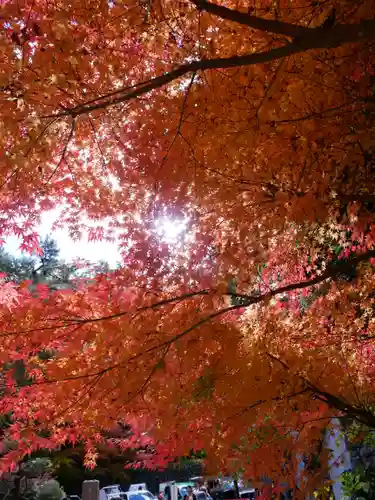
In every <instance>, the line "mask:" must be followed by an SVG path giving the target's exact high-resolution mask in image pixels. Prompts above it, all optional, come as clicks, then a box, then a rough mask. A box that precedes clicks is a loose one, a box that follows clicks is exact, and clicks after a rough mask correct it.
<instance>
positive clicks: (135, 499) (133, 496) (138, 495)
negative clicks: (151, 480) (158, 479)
mask: <svg viewBox="0 0 375 500" xmlns="http://www.w3.org/2000/svg"><path fill="white" fill-rule="evenodd" d="M121 498H122V499H123V500H156V499H155V495H153V494H152V493H151V491H148V490H129V491H125V492H121Z"/></svg>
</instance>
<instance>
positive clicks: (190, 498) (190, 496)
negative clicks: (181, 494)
mask: <svg viewBox="0 0 375 500" xmlns="http://www.w3.org/2000/svg"><path fill="white" fill-rule="evenodd" d="M187 497H188V498H187V500H197V497H196V495H195V494H194V493H193V488H192V487H191V486H188V487H187Z"/></svg>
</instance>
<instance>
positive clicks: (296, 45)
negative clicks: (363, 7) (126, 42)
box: [43, 19, 375, 118]
mask: <svg viewBox="0 0 375 500" xmlns="http://www.w3.org/2000/svg"><path fill="white" fill-rule="evenodd" d="M373 38H375V19H371V20H365V21H362V22H361V23H360V24H343V25H338V26H335V27H333V28H323V27H322V28H315V29H311V31H310V32H309V33H308V34H306V35H305V34H304V35H302V36H300V37H297V38H296V39H295V40H294V42H293V43H289V44H287V45H284V46H282V47H277V48H275V49H271V50H268V51H265V52H259V53H256V54H246V55H243V56H232V57H227V58H216V59H202V60H200V61H193V62H192V63H189V64H184V65H182V66H180V67H178V68H176V69H174V70H172V71H170V72H168V73H164V74H163V75H161V76H158V77H156V78H153V79H152V80H150V81H149V82H147V83H145V84H140V85H139V86H138V87H137V88H135V89H134V90H132V91H129V90H128V88H125V89H124V90H123V93H121V89H119V90H118V91H116V95H115V96H113V97H109V98H101V97H98V99H97V100H96V102H94V103H92V104H81V105H79V106H75V107H74V108H70V109H66V110H63V111H61V112H60V113H56V114H53V115H48V116H44V117H43V118H61V117H65V116H72V117H73V118H74V117H76V116H79V115H83V114H86V113H91V112H92V111H96V110H99V109H104V108H107V107H109V106H114V105H116V104H120V103H123V102H127V101H130V100H133V99H136V98H137V97H140V96H141V95H144V94H147V93H148V92H151V91H152V90H156V89H159V88H161V87H164V86H165V85H167V84H168V83H171V82H173V81H175V80H177V79H179V78H181V77H183V76H185V75H187V74H190V73H195V72H198V71H206V70H209V69H226V68H234V67H238V66H251V65H255V64H262V63H267V62H270V61H275V60H278V59H281V58H283V57H287V56H290V55H293V54H298V53H301V52H305V51H307V50H311V49H330V48H334V47H338V46H340V45H343V44H346V43H353V42H361V41H364V40H366V39H373Z"/></svg>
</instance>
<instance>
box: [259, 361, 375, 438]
mask: <svg viewBox="0 0 375 500" xmlns="http://www.w3.org/2000/svg"><path fill="white" fill-rule="evenodd" d="M266 355H267V356H268V357H269V358H271V359H272V360H274V361H276V362H277V363H279V364H280V365H281V366H282V367H283V368H284V369H285V370H287V371H289V366H288V365H287V364H286V363H285V362H284V361H283V360H282V359H280V358H278V357H277V356H275V355H274V354H271V353H269V352H266ZM299 377H300V378H301V380H302V381H303V382H304V384H305V385H306V389H307V390H310V391H311V393H313V394H314V395H315V397H316V399H319V400H320V401H323V402H324V403H326V404H328V406H330V407H331V408H336V409H337V410H339V411H340V412H342V413H344V414H345V415H346V416H347V417H349V418H354V419H355V420H357V421H358V422H361V423H362V424H365V425H367V426H368V427H371V428H374V429H375V415H374V414H373V413H372V412H371V411H369V410H366V409H365V408H361V407H359V406H354V405H352V404H350V403H348V402H347V401H345V400H344V399H342V398H339V397H337V396H335V395H333V394H330V393H328V392H326V391H324V390H322V389H319V388H318V387H317V386H316V385H315V384H313V383H312V382H310V380H308V379H307V378H305V377H304V376H302V375H300V376H299Z"/></svg>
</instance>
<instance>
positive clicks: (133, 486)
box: [129, 483, 147, 491]
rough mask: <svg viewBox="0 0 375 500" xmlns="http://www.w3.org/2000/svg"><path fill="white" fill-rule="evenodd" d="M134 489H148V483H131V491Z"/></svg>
mask: <svg viewBox="0 0 375 500" xmlns="http://www.w3.org/2000/svg"><path fill="white" fill-rule="evenodd" d="M134 490H137V491H139V490H145V491H147V484H146V483H138V484H131V485H130V486H129V491H134Z"/></svg>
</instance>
